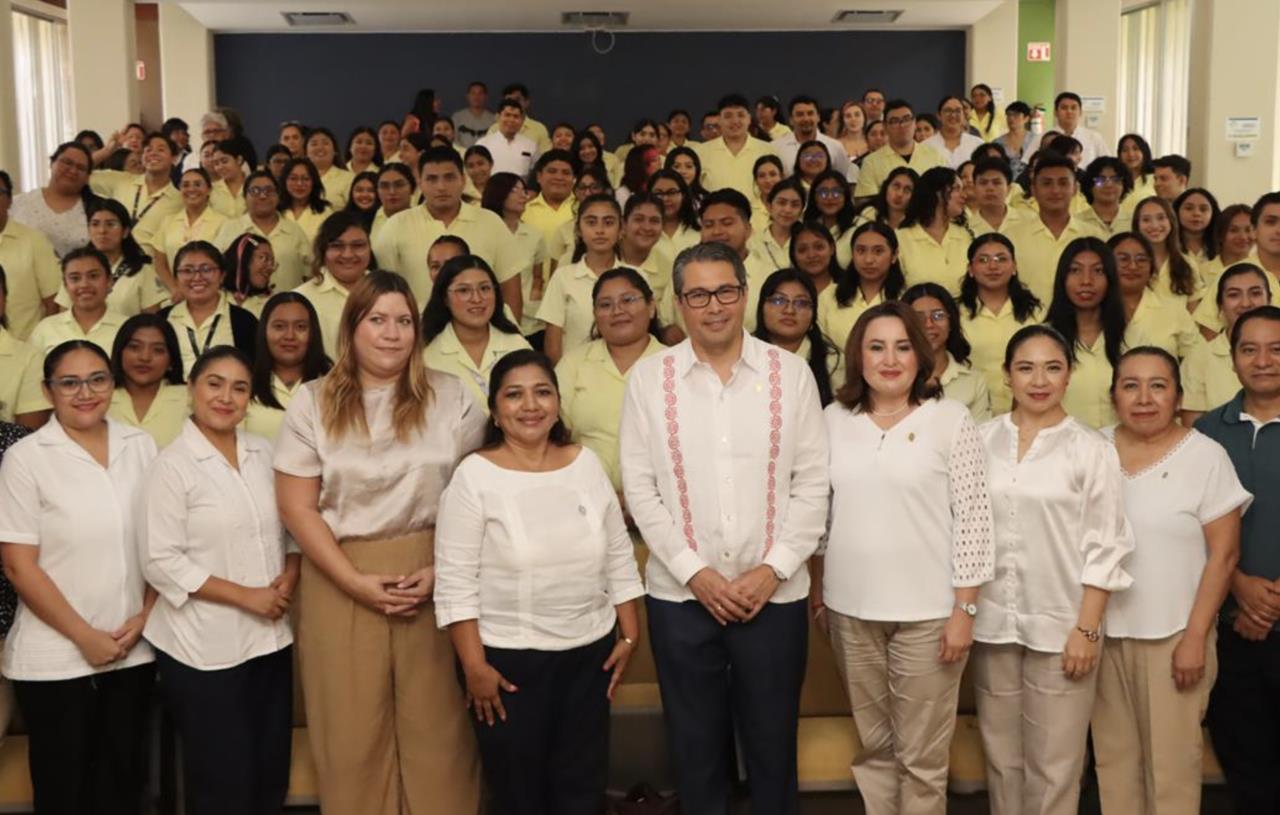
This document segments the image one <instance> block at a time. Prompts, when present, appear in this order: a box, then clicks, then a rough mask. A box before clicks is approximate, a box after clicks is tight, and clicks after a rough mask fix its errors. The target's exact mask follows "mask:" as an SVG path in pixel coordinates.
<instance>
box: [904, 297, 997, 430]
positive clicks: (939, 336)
mask: <svg viewBox="0 0 1280 815" xmlns="http://www.w3.org/2000/svg"><path fill="white" fill-rule="evenodd" d="M902 302H904V303H906V304H907V305H909V306H911V310H912V311H914V312H915V313H916V316H917V317H919V318H920V327H921V328H923V329H924V335H925V337H926V338H927V339H928V340H929V347H930V348H931V349H932V350H933V373H932V375H930V377H929V381H930V382H932V383H934V384H937V385H938V386H940V387H941V388H942V395H943V396H945V397H947V398H948V399H953V400H955V401H957V402H959V403H960V404H962V405H964V406H965V407H967V408H969V413H970V414H971V415H972V416H973V421H974V422H975V423H982V422H985V421H986V420H987V419H990V418H991V394H990V393H988V391H987V380H986V379H985V378H984V377H983V376H982V374H981V373H979V372H978V371H975V370H974V369H973V367H972V366H971V365H970V364H969V351H970V346H969V341H968V340H967V339H965V336H964V331H963V330H961V327H960V308H959V306H957V305H956V301H955V298H953V297H952V296H951V295H950V294H949V293H948V292H947V290H946V289H944V288H942V287H941V286H939V285H938V284H937V283H917V284H916V285H914V286H912V287H911V288H909V289H907V290H906V291H905V292H903V293H902Z"/></svg>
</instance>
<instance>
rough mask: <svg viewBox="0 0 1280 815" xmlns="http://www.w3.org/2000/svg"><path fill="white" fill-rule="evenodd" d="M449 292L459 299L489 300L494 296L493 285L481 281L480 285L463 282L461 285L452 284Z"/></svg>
mask: <svg viewBox="0 0 1280 815" xmlns="http://www.w3.org/2000/svg"><path fill="white" fill-rule="evenodd" d="M449 294H452V295H453V296H454V297H456V298H458V299H459V300H488V299H489V298H490V297H492V296H493V285H492V284H491V283H481V284H480V285H479V286H471V285H468V284H466V283H463V284H462V285H460V286H450V287H449Z"/></svg>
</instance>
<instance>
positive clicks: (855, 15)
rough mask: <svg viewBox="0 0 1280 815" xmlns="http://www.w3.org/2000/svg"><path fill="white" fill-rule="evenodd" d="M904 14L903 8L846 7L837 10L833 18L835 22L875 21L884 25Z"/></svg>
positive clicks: (895, 20)
mask: <svg viewBox="0 0 1280 815" xmlns="http://www.w3.org/2000/svg"><path fill="white" fill-rule="evenodd" d="M901 16H902V9H882V10H879V11H877V10H875V9H860V8H859V9H846V10H845V11H838V12H836V16H835V17H833V18H831V22H833V23H862V24H864V25H865V24H867V23H873V24H879V25H883V24H885V23H894V22H897V21H898V18H899V17H901Z"/></svg>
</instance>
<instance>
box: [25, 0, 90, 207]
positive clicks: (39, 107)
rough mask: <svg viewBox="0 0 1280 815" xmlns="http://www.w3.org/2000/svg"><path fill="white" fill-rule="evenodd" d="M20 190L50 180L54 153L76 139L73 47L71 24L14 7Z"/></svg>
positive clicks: (37, 185)
mask: <svg viewBox="0 0 1280 815" xmlns="http://www.w3.org/2000/svg"><path fill="white" fill-rule="evenodd" d="M13 53H14V70H15V79H16V82H15V86H16V87H17V89H18V99H17V103H18V104H17V107H18V148H19V153H20V155H21V164H20V165H19V173H20V176H19V177H20V178H21V179H22V180H21V181H20V182H18V181H15V183H16V184H18V185H19V186H20V187H21V189H23V190H29V189H34V188H35V187H39V186H42V185H43V184H44V183H45V181H47V180H48V175H49V156H51V155H53V151H54V149H55V148H56V147H57V146H58V145H59V144H61V143H62V142H64V141H68V140H69V139H71V137H72V136H73V135H75V134H74V133H73V132H72V129H71V128H72V122H73V121H74V119H73V113H72V110H71V82H70V77H71V52H70V46H69V44H68V41H67V26H66V23H63V22H58V21H55V20H48V19H45V18H43V17H37V16H35V15H32V14H27V13H26V12H22V11H14V12H13Z"/></svg>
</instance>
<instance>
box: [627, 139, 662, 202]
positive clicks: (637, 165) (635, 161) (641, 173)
mask: <svg viewBox="0 0 1280 815" xmlns="http://www.w3.org/2000/svg"><path fill="white" fill-rule="evenodd" d="M649 150H652V151H653V152H654V153H655V154H656V153H657V152H658V148H657V147H655V146H654V145H652V144H640V145H636V146H635V147H633V148H631V150H630V151H629V152H628V153H627V158H626V160H625V161H623V162H622V185H623V186H624V187H626V188H627V189H628V190H630V191H631V192H646V191H647V190H648V189H649V170H648V165H649V162H648V160H647V159H646V158H645V153H646V151H649Z"/></svg>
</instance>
